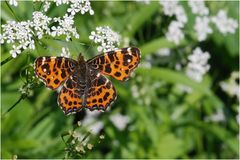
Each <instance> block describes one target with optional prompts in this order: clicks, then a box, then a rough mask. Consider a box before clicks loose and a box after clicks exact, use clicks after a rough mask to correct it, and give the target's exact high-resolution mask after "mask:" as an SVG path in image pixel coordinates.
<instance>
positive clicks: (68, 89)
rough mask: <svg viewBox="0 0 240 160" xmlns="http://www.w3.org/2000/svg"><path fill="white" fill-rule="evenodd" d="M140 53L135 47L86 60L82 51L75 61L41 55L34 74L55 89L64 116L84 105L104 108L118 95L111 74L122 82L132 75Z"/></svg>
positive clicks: (47, 85) (89, 107) (35, 65)
mask: <svg viewBox="0 0 240 160" xmlns="http://www.w3.org/2000/svg"><path fill="white" fill-rule="evenodd" d="M140 58H141V53H140V50H139V49H138V48H136V47H128V48H122V49H118V50H115V51H109V52H106V53H104V54H101V55H98V56H95V57H93V58H92V59H89V60H87V61H85V60H84V57H83V56H82V55H81V54H79V56H78V59H77V60H74V59H71V58H66V57H50V56H44V57H38V58H37V59H36V60H35V62H34V72H35V75H36V76H37V77H38V78H39V79H40V80H41V81H43V82H44V83H45V85H46V87H48V88H50V89H52V90H56V89H58V88H59V87H60V86H62V88H61V90H60V92H59V95H58V100H57V101H58V105H59V106H60V107H61V109H62V110H63V112H64V113H65V115H69V114H71V113H76V112H79V111H80V110H81V109H83V108H88V109H89V110H91V111H92V110H101V111H105V110H106V109H107V108H108V107H109V106H110V105H111V104H112V103H113V102H114V101H115V100H116V97H117V94H116V90H115V88H114V86H113V84H112V83H111V81H110V80H109V79H108V78H106V77H105V75H107V76H111V77H113V78H115V79H117V80H119V81H125V80H127V79H128V78H129V76H130V74H131V73H132V71H133V70H134V69H135V68H136V67H137V66H138V64H139V63H140Z"/></svg>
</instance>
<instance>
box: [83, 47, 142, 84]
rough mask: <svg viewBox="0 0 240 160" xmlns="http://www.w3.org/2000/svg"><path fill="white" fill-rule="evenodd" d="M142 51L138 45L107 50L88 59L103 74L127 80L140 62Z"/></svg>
mask: <svg viewBox="0 0 240 160" xmlns="http://www.w3.org/2000/svg"><path fill="white" fill-rule="evenodd" d="M140 58H141V53H140V50H139V49H138V48H136V47H129V48H122V49H118V50H115V51H110V52H106V53H104V54H102V55H99V56H96V57H94V58H92V59H90V60H88V61H87V63H88V65H89V66H90V67H92V68H94V69H97V70H99V71H100V72H101V73H102V74H105V75H109V76H112V77H113V78H115V79H117V80H120V81H125V80H127V79H128V78H129V76H130V75H131V73H132V72H133V70H134V69H135V68H136V67H137V66H138V64H139V63H140Z"/></svg>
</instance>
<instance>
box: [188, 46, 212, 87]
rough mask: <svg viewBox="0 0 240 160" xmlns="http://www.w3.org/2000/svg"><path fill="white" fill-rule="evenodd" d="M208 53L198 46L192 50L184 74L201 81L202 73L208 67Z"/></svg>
mask: <svg viewBox="0 0 240 160" xmlns="http://www.w3.org/2000/svg"><path fill="white" fill-rule="evenodd" d="M209 58H210V54H209V53H208V52H203V51H202V50H201V49H200V48H199V47H197V48H196V49H194V50H193V53H192V54H191V55H189V56H188V60H189V62H188V64H187V68H186V74H187V76H188V77H189V78H191V79H193V80H195V81H197V82H201V81H202V79H203V75H204V74H205V73H206V72H207V71H208V70H209V69H210V65H209V64H208V59H209Z"/></svg>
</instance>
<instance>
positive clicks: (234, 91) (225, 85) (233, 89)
mask: <svg viewBox="0 0 240 160" xmlns="http://www.w3.org/2000/svg"><path fill="white" fill-rule="evenodd" d="M220 87H221V88H222V90H223V91H225V92H226V93H227V94H228V95H229V96H231V97H234V96H237V97H238V99H239V95H240V93H239V90H240V87H239V72H237V71H234V72H232V73H231V76H230V78H229V79H228V80H226V81H223V82H221V83H220Z"/></svg>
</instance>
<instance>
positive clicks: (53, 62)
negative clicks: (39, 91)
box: [34, 56, 77, 90]
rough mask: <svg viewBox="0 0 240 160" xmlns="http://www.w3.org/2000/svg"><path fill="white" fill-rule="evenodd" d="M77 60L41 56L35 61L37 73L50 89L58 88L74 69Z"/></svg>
mask: <svg viewBox="0 0 240 160" xmlns="http://www.w3.org/2000/svg"><path fill="white" fill-rule="evenodd" d="M76 63H77V62H76V61H75V60H72V59H69V58H65V57H50V56H45V57H39V58H37V59H36V60H35V62H34V68H35V75H37V77H38V78H40V79H41V80H42V81H43V82H44V83H45V85H46V86H47V87H48V88H50V89H53V90H55V89H57V88H58V87H59V86H60V85H61V84H62V83H63V82H64V81H65V80H66V79H67V77H69V75H70V74H71V73H72V72H73V71H74V67H75V66H76Z"/></svg>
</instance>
